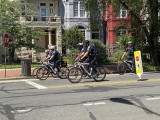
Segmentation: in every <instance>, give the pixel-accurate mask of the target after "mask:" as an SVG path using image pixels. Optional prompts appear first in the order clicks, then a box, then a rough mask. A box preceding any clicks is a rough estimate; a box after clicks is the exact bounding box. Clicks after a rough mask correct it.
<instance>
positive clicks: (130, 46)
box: [121, 41, 136, 72]
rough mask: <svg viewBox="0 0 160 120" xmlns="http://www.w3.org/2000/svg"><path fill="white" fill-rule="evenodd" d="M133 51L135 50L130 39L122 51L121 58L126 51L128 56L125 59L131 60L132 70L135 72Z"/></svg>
mask: <svg viewBox="0 0 160 120" xmlns="http://www.w3.org/2000/svg"><path fill="white" fill-rule="evenodd" d="M134 51H136V48H135V47H134V46H133V45H132V41H129V42H128V47H127V48H126V50H125V52H124V53H123V55H122V57H121V59H123V58H124V56H125V55H126V53H127V52H128V57H127V59H126V60H127V61H128V60H131V61H132V72H135V61H134Z"/></svg>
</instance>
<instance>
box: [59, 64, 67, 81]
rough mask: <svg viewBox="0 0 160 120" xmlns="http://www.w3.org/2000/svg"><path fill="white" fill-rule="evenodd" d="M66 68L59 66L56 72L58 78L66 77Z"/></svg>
mask: <svg viewBox="0 0 160 120" xmlns="http://www.w3.org/2000/svg"><path fill="white" fill-rule="evenodd" d="M66 69H67V67H61V68H60V71H59V72H58V75H59V78H61V79H65V78H67V77H66Z"/></svg>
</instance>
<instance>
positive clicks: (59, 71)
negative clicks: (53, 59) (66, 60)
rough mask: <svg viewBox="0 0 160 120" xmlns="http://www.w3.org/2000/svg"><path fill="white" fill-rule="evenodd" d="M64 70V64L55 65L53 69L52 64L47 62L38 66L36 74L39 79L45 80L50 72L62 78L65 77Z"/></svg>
mask: <svg viewBox="0 0 160 120" xmlns="http://www.w3.org/2000/svg"><path fill="white" fill-rule="evenodd" d="M65 70H66V67H64V66H61V67H60V66H58V65H56V66H55V69H53V65H52V64H47V65H45V66H42V67H40V68H38V70H37V72H36V75H37V78H38V79H39V80H46V79H47V78H48V77H49V75H50V74H52V76H55V75H57V76H58V77H59V78H61V79H64V78H66V74H65Z"/></svg>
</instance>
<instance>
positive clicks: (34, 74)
mask: <svg viewBox="0 0 160 120" xmlns="http://www.w3.org/2000/svg"><path fill="white" fill-rule="evenodd" d="M37 70H38V68H35V69H34V70H33V71H32V76H33V78H37V75H36V73H37Z"/></svg>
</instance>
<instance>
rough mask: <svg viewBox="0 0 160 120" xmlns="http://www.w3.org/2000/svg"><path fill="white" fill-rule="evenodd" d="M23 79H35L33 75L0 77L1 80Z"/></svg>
mask: <svg viewBox="0 0 160 120" xmlns="http://www.w3.org/2000/svg"><path fill="white" fill-rule="evenodd" d="M20 79H21V80H22V79H33V77H32V76H16V77H8V78H0V81H5V80H20Z"/></svg>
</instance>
